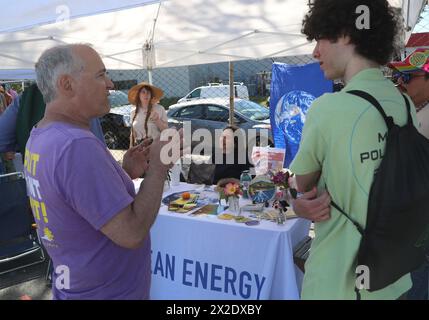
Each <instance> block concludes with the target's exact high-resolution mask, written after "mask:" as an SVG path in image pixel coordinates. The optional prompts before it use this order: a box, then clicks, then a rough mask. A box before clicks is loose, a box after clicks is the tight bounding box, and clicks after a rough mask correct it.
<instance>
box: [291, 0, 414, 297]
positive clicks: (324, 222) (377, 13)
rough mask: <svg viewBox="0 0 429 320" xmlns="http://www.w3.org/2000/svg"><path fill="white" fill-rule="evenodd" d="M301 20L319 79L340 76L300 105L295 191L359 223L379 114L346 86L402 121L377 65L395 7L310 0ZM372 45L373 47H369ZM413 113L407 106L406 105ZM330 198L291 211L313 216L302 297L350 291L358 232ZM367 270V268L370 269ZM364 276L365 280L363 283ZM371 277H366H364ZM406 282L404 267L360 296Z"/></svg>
mask: <svg viewBox="0 0 429 320" xmlns="http://www.w3.org/2000/svg"><path fill="white" fill-rule="evenodd" d="M362 5H363V6H366V7H367V9H368V12H369V13H370V14H369V17H367V18H368V19H370V22H371V23H370V28H364V27H361V26H359V23H357V20H358V19H359V14H357V12H358V11H357V10H358V7H361V6H362ZM309 7H310V10H309V12H308V13H307V15H306V16H305V18H304V21H303V28H302V31H303V33H304V34H305V35H306V36H307V39H308V40H316V41H317V44H316V46H315V49H314V51H313V57H314V58H315V59H317V60H318V61H319V63H320V67H321V69H322V71H323V72H324V75H325V77H326V78H327V79H330V80H335V79H341V80H342V81H343V83H344V84H345V87H344V89H342V90H341V91H339V92H335V93H327V94H324V95H323V96H321V97H319V98H318V99H316V100H315V101H314V102H313V104H312V105H311V107H310V109H309V110H308V113H307V117H306V122H305V124H304V129H303V134H302V137H301V142H300V146H299V150H298V153H297V154H296V156H295V158H294V160H293V162H292V163H291V165H290V170H291V171H292V172H293V173H295V177H296V183H297V188H298V191H299V192H301V193H304V195H308V194H309V192H310V193H311V192H313V196H314V197H316V196H317V195H319V196H320V195H322V194H323V192H326V191H328V192H329V195H330V198H331V199H332V201H334V202H335V203H336V204H337V205H338V206H339V207H341V208H342V210H344V211H345V212H347V213H348V214H349V215H350V216H351V218H352V219H353V220H355V221H357V222H358V223H359V224H360V225H361V226H364V227H365V225H366V218H367V208H368V196H369V192H370V187H371V184H372V181H373V177H374V174H375V172H376V170H377V168H378V166H379V164H380V162H381V158H382V154H381V151H379V150H383V149H384V146H385V140H383V139H380V136H384V135H385V134H386V132H387V128H386V124H385V122H384V119H383V118H382V117H381V116H380V113H379V112H378V110H377V109H376V108H375V107H373V106H372V105H371V104H370V103H369V102H367V101H366V100H364V99H362V98H360V97H356V96H354V95H352V94H349V93H347V91H351V90H361V91H365V92H367V93H369V94H370V95H372V96H373V97H374V98H375V99H377V100H378V101H383V102H382V105H383V108H384V111H385V112H386V113H387V115H389V116H392V117H393V118H394V119H395V123H397V124H398V125H401V126H402V125H404V124H405V123H406V121H407V113H406V111H405V110H406V106H405V102H404V99H403V97H402V96H401V94H400V92H399V91H398V90H397V89H396V87H395V86H394V84H393V83H392V82H391V81H389V80H388V79H386V78H385V77H384V75H383V73H382V71H381V70H380V66H381V65H384V64H386V63H387V62H389V61H390V58H391V56H392V54H393V52H394V50H395V46H394V43H395V41H394V40H395V38H396V35H397V34H398V33H399V31H400V28H401V27H400V26H399V24H398V23H399V19H398V16H397V13H396V11H395V10H394V9H393V8H392V7H390V6H389V4H388V1H387V0H347V1H344V0H315V1H312V2H311V4H309ZM375 46H376V50H375ZM411 114H412V117H413V121H415V112H414V113H413V112H412V113H411ZM330 198H329V197H324V198H320V199H317V198H316V199H315V200H314V201H320V203H319V206H317V203H315V204H316V206H315V207H314V206H313V209H315V210H313V211H310V210H307V211H300V210H297V207H298V206H297V204H298V202H300V201H303V200H304V201H313V200H312V199H308V198H305V199H302V198H299V199H297V200H295V201H292V205H293V207H294V210H295V213H297V215H299V216H300V217H303V218H306V219H309V220H311V221H314V231H315V237H314V239H313V242H312V245H311V250H310V255H309V257H308V259H307V261H306V263H305V274H304V280H303V284H302V292H301V298H302V299H351V300H355V299H356V298H357V296H356V292H355V289H356V284H357V282H356V276H357V272H358V269H357V266H356V257H357V253H358V250H359V246H360V242H361V235H360V233H359V232H358V230H357V229H356V227H355V225H354V224H353V223H351V222H350V221H349V220H348V219H347V218H346V217H345V216H344V215H343V214H341V213H340V211H339V210H337V209H336V208H334V207H332V206H331V205H330ZM370 276H371V275H369V277H370ZM367 284H368V283H367ZM369 284H371V283H369ZM410 288H411V279H410V276H409V274H407V275H405V276H403V277H402V278H400V279H399V280H398V281H396V282H395V283H393V284H391V285H389V286H387V287H385V288H383V289H381V290H377V291H372V292H369V291H367V290H365V289H362V290H360V296H361V299H363V300H367V299H383V300H385V299H398V298H400V297H402V296H403V295H404V294H405V293H406V292H407V291H408V290H409V289H410Z"/></svg>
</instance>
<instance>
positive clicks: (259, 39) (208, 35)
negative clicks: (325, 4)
mask: <svg viewBox="0 0 429 320" xmlns="http://www.w3.org/2000/svg"><path fill="white" fill-rule="evenodd" d="M389 1H390V2H391V3H392V4H393V5H395V6H399V7H403V8H404V9H405V10H404V18H405V21H407V25H409V27H410V28H411V29H412V27H413V26H414V24H415V23H416V21H417V19H418V17H419V15H420V12H421V10H422V8H423V3H426V0H412V1H410V0H389ZM22 2H24V1H22ZM88 3H89V1H86V2H84V1H83V0H74V1H72V0H70V1H66V7H68V8H69V16H70V20H64V19H62V18H61V17H63V13H58V12H56V11H55V8H58V6H61V5H62V4H64V1H60V0H51V1H49V0H45V1H37V2H33V1H31V2H30V1H28V2H27V1H25V6H24V4H21V2H19V4H12V3H8V13H9V16H8V17H7V19H6V23H5V21H4V20H3V21H2V22H1V24H0V79H22V77H23V74H24V75H28V74H31V73H32V69H33V67H34V63H35V61H36V60H37V58H38V57H39V56H40V54H41V52H42V51H44V50H45V49H47V48H49V47H52V46H54V45H57V44H61V43H76V42H84V43H91V44H93V46H94V48H95V49H96V50H97V51H98V52H99V53H100V54H101V55H102V57H103V60H104V62H105V64H106V67H107V68H108V69H140V68H145V69H146V68H148V69H151V68H162V67H172V66H184V65H194V64H203V63H212V62H222V61H236V60H245V59H263V58H267V57H277V56H295V55H303V54H310V53H311V52H312V50H313V47H314V45H313V44H311V43H308V42H307V40H306V39H305V37H304V36H303V35H302V34H301V33H300V30H301V22H302V19H303V17H304V14H305V13H306V12H307V10H308V7H307V3H308V0H247V1H244V0H222V1H218V0H189V1H180V0H169V1H162V2H159V1H142V0H140V1H120V2H119V1H113V0H112V1H103V2H95V1H94V2H93V3H91V4H90V5H89V4H88ZM117 3H119V4H120V5H118V4H117ZM115 4H116V6H115ZM11 5H12V8H11ZM13 6H17V7H19V8H17V9H19V10H14V8H13ZM63 9H64V8H63ZM54 13H56V16H55V14H54ZM33 14H34V15H33ZM56 17H57V18H56ZM52 22H53V23H52ZM8 26H10V27H8ZM10 31H13V32H10Z"/></svg>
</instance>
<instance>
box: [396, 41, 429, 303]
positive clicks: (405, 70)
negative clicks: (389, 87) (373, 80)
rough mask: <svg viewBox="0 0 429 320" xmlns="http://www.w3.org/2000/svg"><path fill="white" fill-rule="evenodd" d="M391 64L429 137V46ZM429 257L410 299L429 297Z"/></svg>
mask: <svg viewBox="0 0 429 320" xmlns="http://www.w3.org/2000/svg"><path fill="white" fill-rule="evenodd" d="M388 66H389V67H390V68H392V69H393V72H394V73H393V76H392V78H393V80H394V81H395V82H396V83H397V84H398V88H399V90H401V91H402V92H404V93H406V94H408V95H409V96H410V98H411V100H413V102H414V105H415V107H416V112H417V121H418V130H419V132H420V133H421V134H422V135H424V136H425V137H426V138H428V139H429V106H428V105H429V49H424V48H418V49H416V50H415V51H414V52H412V53H411V54H410V55H409V56H408V57H406V59H404V60H403V61H392V62H390V63H389V64H388ZM426 257H427V260H426V262H425V263H423V265H422V266H421V267H420V268H418V269H417V270H415V271H413V272H411V279H412V281H413V286H412V288H411V289H410V291H409V292H408V295H407V298H408V299H409V300H428V299H429V292H428V291H429V250H428V251H427V252H426Z"/></svg>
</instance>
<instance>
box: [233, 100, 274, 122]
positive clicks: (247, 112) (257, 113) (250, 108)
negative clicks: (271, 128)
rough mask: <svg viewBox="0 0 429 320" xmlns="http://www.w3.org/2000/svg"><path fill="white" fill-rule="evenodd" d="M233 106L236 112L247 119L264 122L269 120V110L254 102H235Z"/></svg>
mask: <svg viewBox="0 0 429 320" xmlns="http://www.w3.org/2000/svg"><path fill="white" fill-rule="evenodd" d="M234 105H235V110H236V111H238V112H240V113H241V114H242V115H244V116H245V117H247V118H249V119H252V120H266V119H269V118H270V110H268V109H267V108H265V107H263V106H261V105H259V104H257V103H255V102H252V101H249V100H237V101H235V104H234Z"/></svg>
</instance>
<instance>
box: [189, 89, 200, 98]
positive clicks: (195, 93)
mask: <svg viewBox="0 0 429 320" xmlns="http://www.w3.org/2000/svg"><path fill="white" fill-rule="evenodd" d="M200 96H201V89H195V90H194V91H192V92H191V94H190V95H189V98H199V97H200Z"/></svg>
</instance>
